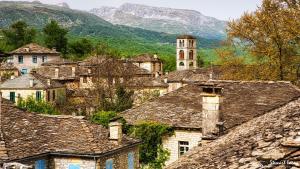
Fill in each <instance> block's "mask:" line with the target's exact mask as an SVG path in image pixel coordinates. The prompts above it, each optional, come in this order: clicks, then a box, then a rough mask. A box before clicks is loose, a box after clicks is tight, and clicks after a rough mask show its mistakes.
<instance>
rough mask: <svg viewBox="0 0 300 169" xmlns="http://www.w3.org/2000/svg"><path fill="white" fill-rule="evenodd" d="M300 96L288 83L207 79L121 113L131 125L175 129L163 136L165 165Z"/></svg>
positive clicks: (299, 92)
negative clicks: (154, 124) (146, 123)
mask: <svg viewBox="0 0 300 169" xmlns="http://www.w3.org/2000/svg"><path fill="white" fill-rule="evenodd" d="M299 97H300V91H299V89H297V88H296V87H295V86H293V85H292V84H290V83H288V82H261V81H248V82H244V81H209V82H200V83H196V84H190V85H186V86H184V87H182V88H180V89H178V90H176V91H173V92H171V93H168V94H166V95H164V96H162V97H159V98H157V99H154V100H150V101H148V102H146V103H144V104H142V105H140V106H138V107H134V108H132V109H130V110H127V111H124V112H122V113H121V116H122V117H124V118H125V119H126V121H127V122H128V123H129V124H131V125H134V124H138V123H140V122H143V121H154V122H159V123H162V124H167V125H169V126H171V127H173V128H174V130H175V133H174V135H173V136H165V137H164V138H163V147H164V148H166V149H168V150H169V151H170V159H169V160H168V161H167V162H166V164H167V165H169V164H171V163H172V162H174V161H176V160H177V159H178V158H179V157H180V156H182V155H183V154H185V153H186V152H187V151H189V150H190V149H192V148H193V147H197V146H199V145H201V144H203V145H205V144H206V142H209V141H213V140H214V139H216V138H218V137H219V136H220V135H223V134H224V133H227V132H228V131H230V130H231V129H233V128H234V127H236V126H238V125H240V124H243V123H245V122H247V121H249V120H251V119H253V118H255V117H258V116H261V115H263V114H265V113H266V112H268V111H271V110H273V109H275V108H277V107H279V106H282V105H284V104H287V103H289V102H291V101H293V100H295V99H297V98H299Z"/></svg>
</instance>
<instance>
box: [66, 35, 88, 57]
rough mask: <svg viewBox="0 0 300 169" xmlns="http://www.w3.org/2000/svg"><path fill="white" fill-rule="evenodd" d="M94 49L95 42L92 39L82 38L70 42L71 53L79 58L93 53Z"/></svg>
mask: <svg viewBox="0 0 300 169" xmlns="http://www.w3.org/2000/svg"><path fill="white" fill-rule="evenodd" d="M92 51H93V44H92V42H91V41H90V40H88V39H86V38H82V39H80V40H77V41H75V42H73V43H70V44H69V53H70V54H73V55H75V56H76V57H78V58H82V57H84V56H86V55H89V54H91V53H92Z"/></svg>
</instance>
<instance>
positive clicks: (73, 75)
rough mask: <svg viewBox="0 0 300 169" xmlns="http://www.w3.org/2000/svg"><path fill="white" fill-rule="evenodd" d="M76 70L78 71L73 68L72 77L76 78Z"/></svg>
mask: <svg viewBox="0 0 300 169" xmlns="http://www.w3.org/2000/svg"><path fill="white" fill-rule="evenodd" d="M75 70H76V68H75V67H72V75H71V76H72V77H75Z"/></svg>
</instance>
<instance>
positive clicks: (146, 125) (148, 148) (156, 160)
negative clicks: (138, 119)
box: [129, 122, 174, 169]
mask: <svg viewBox="0 0 300 169" xmlns="http://www.w3.org/2000/svg"><path fill="white" fill-rule="evenodd" d="M129 133H130V134H131V135H132V136H134V137H136V138H138V139H141V140H142V141H143V144H142V145H141V146H140V162H141V163H142V164H143V165H146V166H147V167H149V168H153V169H154V168H155V169H160V168H163V167H164V165H165V162H166V161H167V160H168V159H169V155H170V153H169V152H168V150H166V149H163V148H162V137H163V136H165V135H169V136H171V135H173V133H174V131H173V129H172V128H171V127H169V126H168V125H164V124H160V123H156V122H143V123H140V124H138V125H136V126H134V127H132V128H131V129H130V132H129Z"/></svg>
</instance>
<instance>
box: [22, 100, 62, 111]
mask: <svg viewBox="0 0 300 169" xmlns="http://www.w3.org/2000/svg"><path fill="white" fill-rule="evenodd" d="M17 106H18V107H19V108H21V109H25V110H27V111H30V112H35V113H40V114H50V115H58V114H60V112H58V111H57V110H56V108H55V107H54V106H53V105H52V104H50V103H48V102H46V101H44V100H43V99H41V100H36V99H34V98H33V97H28V98H26V99H25V100H23V99H22V98H19V99H18V102H17Z"/></svg>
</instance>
